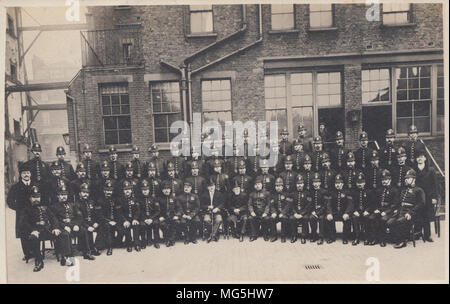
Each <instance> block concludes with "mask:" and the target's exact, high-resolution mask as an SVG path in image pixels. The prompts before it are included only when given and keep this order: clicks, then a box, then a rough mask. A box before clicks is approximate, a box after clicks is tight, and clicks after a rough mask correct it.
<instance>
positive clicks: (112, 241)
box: [100, 222, 124, 249]
mask: <svg viewBox="0 0 450 304" xmlns="http://www.w3.org/2000/svg"><path fill="white" fill-rule="evenodd" d="M100 233H104V235H105V238H104V239H105V243H106V244H105V246H106V248H108V249H111V248H113V247H116V246H117V245H120V244H121V243H122V238H123V235H124V229H123V226H122V223H119V222H116V224H115V225H114V226H112V225H111V224H109V223H106V224H105V225H104V226H103V229H102V230H101V232H100ZM116 234H117V236H116Z"/></svg>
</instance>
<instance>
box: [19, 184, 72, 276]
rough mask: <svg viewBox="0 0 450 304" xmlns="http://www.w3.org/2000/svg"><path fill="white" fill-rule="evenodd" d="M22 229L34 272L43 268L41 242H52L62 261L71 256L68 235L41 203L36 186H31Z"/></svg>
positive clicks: (47, 208)
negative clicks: (26, 238)
mask: <svg viewBox="0 0 450 304" xmlns="http://www.w3.org/2000/svg"><path fill="white" fill-rule="evenodd" d="M23 229H24V233H25V234H26V235H27V236H28V242H29V247H30V251H31V255H32V256H33V257H34V265H35V266H34V269H33V271H34V272H38V271H40V270H42V268H44V261H43V259H44V257H43V256H42V253H41V249H40V247H41V246H40V243H41V241H45V240H53V241H54V242H55V250H56V252H57V253H58V254H60V255H62V256H63V258H64V259H65V258H66V257H69V256H70V255H71V253H70V239H69V235H68V233H67V232H66V231H64V232H63V231H61V230H60V229H59V224H58V219H57V218H56V216H55V215H54V214H53V213H52V212H51V210H50V208H49V207H47V206H45V205H43V204H42V203H41V194H40V191H39V188H38V187H37V186H33V187H32V190H31V195H30V207H29V208H27V209H26V211H25V218H24V226H23Z"/></svg>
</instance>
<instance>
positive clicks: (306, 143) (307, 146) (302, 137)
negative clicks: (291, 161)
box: [297, 124, 312, 152]
mask: <svg viewBox="0 0 450 304" xmlns="http://www.w3.org/2000/svg"><path fill="white" fill-rule="evenodd" d="M297 133H298V137H297V140H298V141H299V142H301V143H302V144H303V147H304V150H305V152H311V150H312V149H311V148H312V144H311V141H310V140H309V139H308V138H307V137H306V135H307V133H308V130H307V129H306V127H305V126H304V125H303V124H299V125H298V126H297Z"/></svg>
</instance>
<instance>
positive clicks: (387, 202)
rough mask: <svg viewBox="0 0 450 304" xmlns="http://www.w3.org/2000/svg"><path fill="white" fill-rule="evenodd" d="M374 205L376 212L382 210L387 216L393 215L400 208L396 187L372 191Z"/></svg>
mask: <svg viewBox="0 0 450 304" xmlns="http://www.w3.org/2000/svg"><path fill="white" fill-rule="evenodd" d="M371 200H372V203H373V205H374V207H373V208H374V210H377V209H378V210H380V212H385V213H386V214H391V213H392V212H393V211H394V210H395V209H397V208H398V202H399V191H398V189H397V188H396V187H392V186H389V187H384V186H381V187H379V188H377V189H376V190H374V191H372V198H371Z"/></svg>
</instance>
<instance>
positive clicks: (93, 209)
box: [76, 184, 103, 256]
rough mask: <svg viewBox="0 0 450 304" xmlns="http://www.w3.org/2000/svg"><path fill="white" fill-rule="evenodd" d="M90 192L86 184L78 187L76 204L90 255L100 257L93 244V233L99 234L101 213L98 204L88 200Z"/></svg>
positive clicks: (90, 199)
mask: <svg viewBox="0 0 450 304" xmlns="http://www.w3.org/2000/svg"><path fill="white" fill-rule="evenodd" d="M89 192H90V190H89V185H88V184H82V185H81V186H80V192H79V193H77V197H76V204H77V205H78V208H79V210H80V212H81V215H82V225H83V227H84V229H86V231H87V236H88V242H89V248H90V251H91V254H92V255H95V256H98V255H100V251H98V249H97V248H96V246H95V243H94V232H97V233H98V232H99V230H100V223H101V222H102V217H103V211H102V207H101V205H100V204H97V203H95V202H94V200H93V199H92V198H90V193H89Z"/></svg>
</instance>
